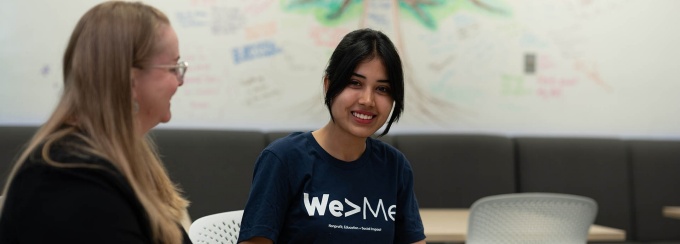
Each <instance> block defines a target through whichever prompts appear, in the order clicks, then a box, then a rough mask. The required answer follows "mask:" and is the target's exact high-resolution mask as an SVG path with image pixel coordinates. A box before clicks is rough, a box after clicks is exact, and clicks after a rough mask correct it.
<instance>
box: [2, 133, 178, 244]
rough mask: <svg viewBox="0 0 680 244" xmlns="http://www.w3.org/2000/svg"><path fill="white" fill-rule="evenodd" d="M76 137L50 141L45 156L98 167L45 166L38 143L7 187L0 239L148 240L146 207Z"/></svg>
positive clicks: (149, 241)
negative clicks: (51, 143) (85, 151)
mask: <svg viewBox="0 0 680 244" xmlns="http://www.w3.org/2000/svg"><path fill="white" fill-rule="evenodd" d="M78 141H79V140H77V139H75V138H73V137H71V138H69V139H63V140H61V141H59V142H56V143H55V144H54V145H53V146H52V148H51V149H50V157H51V158H52V159H53V160H54V161H57V162H61V163H66V164H73V163H84V164H91V165H96V166H100V167H101V168H95V169H93V168H82V167H81V168H61V167H54V166H50V165H48V164H46V163H45V162H44V160H43V159H42V157H41V156H40V149H41V148H42V147H39V148H38V150H36V152H34V154H33V155H32V156H30V157H29V158H28V159H27V160H26V162H25V163H24V165H23V166H22V167H21V169H20V170H19V172H18V173H17V174H16V176H15V177H14V179H13V181H12V184H11V186H10V188H9V191H8V193H7V196H6V198H5V203H4V207H3V210H2V215H1V217H0V243H5V244H7V243H152V238H151V227H150V224H149V220H148V217H147V214H146V211H145V210H144V208H143V206H142V204H141V203H140V202H139V200H138V199H137V197H136V196H135V194H134V192H133V190H132V187H131V186H130V184H129V183H128V181H127V180H126V179H125V178H124V177H123V175H122V174H121V173H120V172H119V171H118V170H116V168H115V167H114V166H113V165H112V164H111V163H109V162H108V161H106V160H103V159H101V158H98V157H95V156H92V155H88V154H86V153H82V152H79V150H77V149H76V148H78V144H79V143H78ZM178 228H181V227H180V226H179V224H178ZM182 232H183V236H184V237H183V238H184V241H183V242H184V243H191V241H190V240H189V237H188V236H187V234H186V232H184V229H182Z"/></svg>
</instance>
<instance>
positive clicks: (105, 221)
mask: <svg viewBox="0 0 680 244" xmlns="http://www.w3.org/2000/svg"><path fill="white" fill-rule="evenodd" d="M63 62H64V63H63V72H64V81H63V82H64V90H63V94H62V95H61V98H60V100H59V104H58V105H57V107H56V109H55V110H54V112H53V113H52V114H51V115H50V117H49V119H48V120H47V121H46V122H45V123H44V124H43V125H42V126H41V127H40V128H39V129H38V131H37V132H36V134H35V135H34V136H33V138H32V139H31V140H30V141H29V142H28V145H27V147H26V149H25V150H24V151H23V152H22V153H21V155H20V156H19V158H18V160H17V161H16V164H15V166H14V168H13V170H12V173H11V174H10V176H9V177H8V180H7V184H5V189H4V190H3V194H2V195H4V196H5V202H4V207H2V215H1V217H0V243H3V244H9V243H165V244H178V243H191V241H190V240H189V237H188V236H187V234H186V232H185V231H184V229H183V228H181V226H180V222H182V220H186V219H187V218H188V217H187V214H186V208H187V205H188V202H187V201H186V200H185V199H184V198H183V197H182V196H181V194H180V192H179V190H178V189H177V188H176V187H175V184H174V183H173V182H172V181H171V180H170V178H169V177H168V175H167V173H166V170H165V167H164V166H163V163H162V162H161V160H160V159H159V157H158V154H157V153H156V149H155V147H154V145H153V142H152V141H151V139H150V138H148V136H147V132H148V131H149V130H151V128H153V127H155V126H156V125H158V124H159V123H165V122H168V121H169V120H170V117H171V113H170V99H171V98H172V96H173V95H174V94H175V92H176V91H177V88H178V87H179V86H181V85H182V83H183V77H184V73H185V71H186V69H187V63H186V62H182V61H179V44H178V39H177V34H176V33H175V31H174V30H173V28H172V26H171V25H170V21H169V20H168V18H167V17H166V15H165V14H163V13H162V12H161V11H159V10H158V9H156V8H154V7H152V6H149V5H146V4H143V3H140V2H124V1H106V2H103V3H101V4H99V5H97V6H95V7H93V8H92V9H90V10H89V11H87V13H85V14H84V15H83V16H82V17H81V18H80V21H79V22H78V24H77V25H76V27H75V29H74V30H73V32H72V34H71V38H70V40H69V43H68V46H67V47H66V52H65V53H64V60H63Z"/></svg>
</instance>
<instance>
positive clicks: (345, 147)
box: [312, 121, 366, 162]
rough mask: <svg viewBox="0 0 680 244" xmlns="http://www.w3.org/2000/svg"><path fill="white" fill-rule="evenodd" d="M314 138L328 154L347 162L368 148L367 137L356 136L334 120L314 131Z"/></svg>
mask: <svg viewBox="0 0 680 244" xmlns="http://www.w3.org/2000/svg"><path fill="white" fill-rule="evenodd" d="M312 135H313V136H314V139H315V140H316V142H317V143H319V145H321V148H323V149H324V150H326V152H328V154H330V155H331V156H333V157H334V158H337V159H339V160H342V161H345V162H352V161H355V160H357V159H359V157H361V155H362V154H363V153H364V151H365V150H366V138H362V137H355V136H354V135H352V134H349V133H348V132H347V131H344V130H342V129H340V128H338V127H337V126H336V125H335V124H334V123H333V122H332V121H331V122H329V123H328V124H326V126H324V127H322V128H321V129H318V130H316V131H313V132H312Z"/></svg>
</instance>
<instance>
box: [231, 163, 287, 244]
mask: <svg viewBox="0 0 680 244" xmlns="http://www.w3.org/2000/svg"><path fill="white" fill-rule="evenodd" d="M289 172H290V171H289V169H288V167H287V165H286V162H284V161H283V160H281V159H280V158H279V157H277V155H276V154H274V153H273V152H271V151H269V150H265V151H263V152H262V154H261V155H260V157H259V158H258V159H257V163H256V165H255V170H254V173H253V181H252V186H251V188H250V196H249V198H248V202H247V203H246V207H245V209H244V212H243V219H242V220H241V229H240V233H239V242H241V241H245V240H248V239H250V238H253V237H257V236H260V237H265V238H268V239H270V240H276V239H278V236H279V231H280V230H281V229H282V227H283V223H284V219H285V216H286V213H287V209H288V206H289V205H290V196H291V195H292V193H291V186H290V182H289V181H288V177H289Z"/></svg>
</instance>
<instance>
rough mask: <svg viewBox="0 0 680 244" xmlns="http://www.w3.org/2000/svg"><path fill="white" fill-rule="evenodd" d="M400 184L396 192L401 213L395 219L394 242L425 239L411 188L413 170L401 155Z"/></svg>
mask: <svg viewBox="0 0 680 244" xmlns="http://www.w3.org/2000/svg"><path fill="white" fill-rule="evenodd" d="M401 160H402V162H403V167H402V169H401V177H400V178H401V186H400V189H399V193H398V201H399V203H398V205H397V206H400V207H399V208H400V209H401V210H399V209H397V212H399V213H401V214H400V215H401V216H399V217H398V219H397V221H396V229H395V238H394V240H395V243H414V242H417V241H421V240H424V239H425V234H424V228H423V222H422V220H421V218H420V211H419V208H418V201H417V199H416V196H415V192H414V190H413V171H412V170H411V166H410V164H409V162H408V160H406V158H404V157H403V156H402V158H401Z"/></svg>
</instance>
